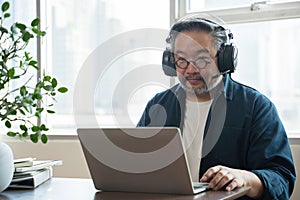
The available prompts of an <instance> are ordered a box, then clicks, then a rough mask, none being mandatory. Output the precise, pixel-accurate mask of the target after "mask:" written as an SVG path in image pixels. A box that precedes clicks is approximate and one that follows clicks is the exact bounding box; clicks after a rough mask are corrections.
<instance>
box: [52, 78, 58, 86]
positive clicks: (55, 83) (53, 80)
mask: <svg viewBox="0 0 300 200" xmlns="http://www.w3.org/2000/svg"><path fill="white" fill-rule="evenodd" d="M56 86H57V80H56V79H55V78H53V79H52V87H53V88H55V87H56Z"/></svg>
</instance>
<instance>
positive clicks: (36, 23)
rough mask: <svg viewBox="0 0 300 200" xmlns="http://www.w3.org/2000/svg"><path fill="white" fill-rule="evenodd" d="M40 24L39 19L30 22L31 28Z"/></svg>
mask: <svg viewBox="0 0 300 200" xmlns="http://www.w3.org/2000/svg"><path fill="white" fill-rule="evenodd" d="M39 24H40V19H39V18H36V19H34V20H32V22H31V26H38V25H39Z"/></svg>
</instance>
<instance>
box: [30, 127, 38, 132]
mask: <svg viewBox="0 0 300 200" xmlns="http://www.w3.org/2000/svg"><path fill="white" fill-rule="evenodd" d="M31 130H32V132H38V131H39V130H40V127H39V126H33V127H32V128H31Z"/></svg>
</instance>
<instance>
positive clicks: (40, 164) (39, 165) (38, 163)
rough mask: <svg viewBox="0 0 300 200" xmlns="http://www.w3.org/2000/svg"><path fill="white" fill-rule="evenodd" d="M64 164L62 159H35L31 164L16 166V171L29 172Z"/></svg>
mask: <svg viewBox="0 0 300 200" xmlns="http://www.w3.org/2000/svg"><path fill="white" fill-rule="evenodd" d="M57 165H62V161H61V160H34V161H33V163H32V165H31V166H24V167H15V172H28V171H35V170H40V169H43V168H47V167H51V166H57Z"/></svg>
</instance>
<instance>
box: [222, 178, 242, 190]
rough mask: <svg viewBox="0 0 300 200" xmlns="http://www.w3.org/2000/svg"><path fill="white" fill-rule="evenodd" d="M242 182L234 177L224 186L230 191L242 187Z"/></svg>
mask: <svg viewBox="0 0 300 200" xmlns="http://www.w3.org/2000/svg"><path fill="white" fill-rule="evenodd" d="M242 186H243V184H242V182H241V181H239V180H238V179H236V178H234V179H233V180H232V181H231V183H230V184H229V185H228V186H227V187H226V190H227V191H231V190H234V189H235V188H237V187H242Z"/></svg>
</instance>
